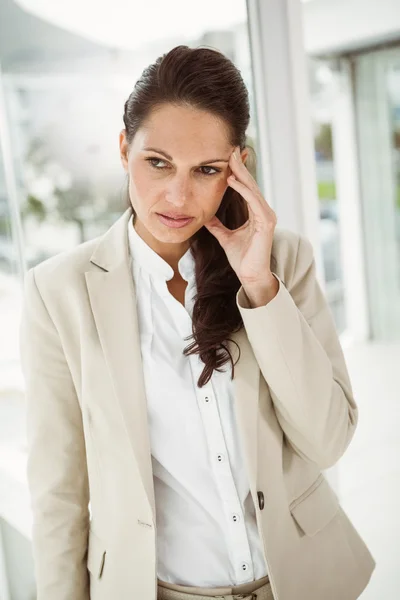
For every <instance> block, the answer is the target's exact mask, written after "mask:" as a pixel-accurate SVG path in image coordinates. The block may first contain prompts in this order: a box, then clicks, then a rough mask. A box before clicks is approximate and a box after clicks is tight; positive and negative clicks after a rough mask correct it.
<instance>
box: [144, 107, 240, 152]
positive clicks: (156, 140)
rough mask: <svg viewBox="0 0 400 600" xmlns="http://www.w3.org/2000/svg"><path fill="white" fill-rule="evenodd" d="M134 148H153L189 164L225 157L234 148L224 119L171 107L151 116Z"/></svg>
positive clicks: (161, 108) (192, 110)
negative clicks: (184, 160) (193, 161)
mask: <svg viewBox="0 0 400 600" xmlns="http://www.w3.org/2000/svg"><path fill="white" fill-rule="evenodd" d="M133 144H134V146H136V147H137V149H138V150H139V149H140V148H144V147H147V146H152V147H153V148H154V147H156V148H160V149H161V150H164V151H165V152H167V153H168V154H170V155H171V156H172V157H173V158H179V157H183V158H185V159H186V160H190V159H191V158H193V159H195V160H200V159H204V160H207V159H211V158H213V156H214V155H215V156H216V157H217V156H218V157H219V156H220V154H221V152H222V156H224V155H225V154H226V153H227V152H228V151H229V149H230V148H231V144H230V140H229V128H228V126H227V124H226V123H225V122H224V121H222V119H219V118H218V117H216V116H215V115H213V114H211V113H209V112H206V111H202V110H198V109H196V108H191V107H183V106H174V105H170V104H168V105H165V106H161V107H158V108H157V109H156V110H154V111H153V112H152V113H151V114H150V116H149V117H148V118H147V119H146V121H145V122H144V123H143V125H142V126H141V127H140V129H139V130H138V132H137V133H136V136H135V138H134V140H133ZM210 153H211V154H210ZM205 154H207V156H205ZM208 155H209V156H208ZM222 156H221V157H222Z"/></svg>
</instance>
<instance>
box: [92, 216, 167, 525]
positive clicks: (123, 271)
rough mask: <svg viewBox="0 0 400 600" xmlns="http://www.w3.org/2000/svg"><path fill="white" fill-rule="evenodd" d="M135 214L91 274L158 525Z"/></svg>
mask: <svg viewBox="0 0 400 600" xmlns="http://www.w3.org/2000/svg"><path fill="white" fill-rule="evenodd" d="M131 214H132V210H131V209H128V210H127V211H126V212H125V213H124V214H123V215H122V217H120V218H119V219H118V221H116V223H114V225H113V226H112V227H111V228H110V229H109V230H108V231H107V232H106V233H105V234H104V235H103V236H102V237H101V238H100V242H99V244H98V246H97V247H96V250H95V251H94V253H93V255H92V257H91V259H90V262H91V263H93V264H94V265H96V266H97V267H98V268H96V269H93V268H92V269H91V270H90V271H87V272H86V273H85V277H86V284H87V288H88V293H89V298H90V304H91V307H92V311H93V315H94V319H95V322H96V327H97V330H98V334H99V338H100V343H101V346H102V349H103V352H104V356H105V360H106V363H107V367H108V369H109V372H110V376H111V379H112V381H113V385H114V388H115V392H116V397H117V399H118V403H119V407H120V409H121V411H122V414H123V418H124V422H125V425H126V430H127V433H128V436H129V440H130V443H131V446H132V450H133V453H134V455H135V457H136V462H137V465H138V469H139V472H140V476H141V480H142V484H143V486H144V490H145V493H146V496H147V499H148V501H149V503H150V506H151V509H152V512H153V521H154V523H155V502H154V485H153V473H152V463H151V448H150V438H149V428H148V420H147V403H146V395H145V386H144V378H143V368H142V357H141V349H140V337H139V326H138V320H137V311H136V294H135V286H134V281H133V276H132V271H131V262H130V255H129V246H128V237H127V235H128V221H129V218H130V215H131Z"/></svg>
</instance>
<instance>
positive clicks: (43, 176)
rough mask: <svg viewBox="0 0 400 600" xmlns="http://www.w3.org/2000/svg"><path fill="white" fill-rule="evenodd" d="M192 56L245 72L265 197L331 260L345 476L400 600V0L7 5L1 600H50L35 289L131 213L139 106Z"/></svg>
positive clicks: (1, 150)
mask: <svg viewBox="0 0 400 600" xmlns="http://www.w3.org/2000/svg"><path fill="white" fill-rule="evenodd" d="M182 43H184V44H187V45H189V46H193V47H195V46H199V45H207V46H211V47H214V48H217V49H220V50H222V51H223V52H224V53H225V54H226V55H227V56H228V57H229V58H231V59H232V60H233V61H234V63H235V64H236V65H237V66H238V67H239V69H240V70H241V72H242V75H243V77H244V80H245V82H246V84H247V86H248V89H249V93H250V100H251V111H252V121H251V125H250V128H249V131H248V135H249V143H251V145H252V146H253V147H254V148H255V150H256V152H257V156H258V161H257V180H258V182H259V185H260V186H261V188H262V190H263V193H264V194H265V197H266V198H267V200H268V202H270V204H271V205H272V206H273V207H274V209H275V211H276V212H277V215H278V221H279V225H280V226H281V227H287V228H289V229H292V230H294V231H298V232H300V233H302V234H304V235H306V236H307V237H308V238H309V239H310V240H311V242H312V243H313V246H314V251H315V255H316V260H317V266H318V271H319V278H320V281H321V283H322V285H323V286H324V289H325V293H326V296H327V298H328V301H329V304H330V306H331V309H332V312H333V315H334V318H335V320H336V325H337V328H338V331H339V333H340V337H341V342H342V345H343V348H344V351H345V354H346V359H347V363H348V366H349V370H350V374H351V377H352V381H353V386H354V390H355V393H356V399H357V402H358V405H359V409H360V422H359V427H358V430H357V432H356V435H355V438H354V440H353V442H352V444H351V446H350V447H349V449H348V451H347V452H346V454H345V456H344V457H343V458H342V459H341V461H340V462H339V464H338V465H336V466H335V467H334V468H332V469H330V470H329V472H328V473H327V476H328V477H329V479H330V481H331V482H332V485H333V486H334V487H335V489H336V491H337V493H338V494H339V497H340V500H341V503H342V505H343V507H344V509H345V510H346V511H347V513H348V514H349V516H350V518H351V519H352V521H353V523H354V524H355V526H356V527H357V529H358V530H359V532H360V533H361V535H362V536H363V538H364V539H365V541H366V542H367V544H368V546H369V547H370V549H371V551H372V553H373V555H374V557H375V559H376V561H377V568H376V571H375V573H374V575H373V577H372V580H371V583H370V585H369V586H368V588H367V590H366V591H365V592H364V594H363V595H362V599H363V600H381V599H383V598H384V599H385V600H398V599H399V598H400V541H399V540H400V517H399V509H398V507H399V506H400V483H399V481H400V441H399V435H398V432H399V431H400V403H399V394H398V387H399V384H398V377H397V373H398V371H399V368H400V6H399V0H379V1H378V0H368V2H367V3H366V2H364V1H362V0H308V1H301V0H248V1H247V2H246V1H245V0H218V1H217V2H216V1H215V0H202V2H201V3H197V2H190V3H189V2H186V1H185V0H169V1H168V2H161V1H159V0H152V2H151V3H150V2H149V3H142V2H135V1H133V0H130V2H128V0H112V2H111V0H103V2H102V3H98V2H95V1H94V0H69V2H68V3H65V4H64V5H62V4H61V3H57V2H53V1H51V0H0V600H33V599H34V598H35V597H36V596H35V582H34V573H33V560H32V553H31V545H30V530H31V515H30V508H29V497H28V490H27V484H26V477H25V464H26V444H25V422H24V418H25V414H24V384H23V381H22V376H21V371H20V364H19V348H18V329H19V320H20V315H21V293H22V282H23V277H24V273H25V272H26V269H28V268H30V267H32V266H34V265H36V264H38V263H39V262H41V261H43V260H45V259H46V258H48V257H50V256H52V255H54V254H56V253H58V252H61V251H63V250H66V249H69V248H72V247H74V246H75V245H77V244H79V243H81V242H83V241H85V240H88V239H90V238H93V237H95V236H97V235H98V234H100V233H102V232H103V231H105V230H106V229H107V228H108V227H109V226H110V225H111V224H112V223H113V222H114V221H115V220H116V219H117V218H118V217H119V215H120V214H121V213H122V211H123V210H124V202H123V190H124V185H125V176H124V172H123V170H122V167H121V165H120V160H119V149H118V134H119V131H120V130H121V128H122V126H123V123H122V113H123V104H124V102H125V100H126V98H127V97H128V95H129V93H130V92H131V90H132V88H133V85H134V83H135V81H136V80H137V78H138V77H139V75H140V74H141V71H142V70H143V68H144V67H145V66H147V65H148V64H149V63H151V62H153V61H154V60H155V59H156V58H157V57H158V56H159V55H160V54H162V53H164V52H166V51H168V50H170V49H171V48H172V47H174V46H176V45H178V44H182ZM321 600H322V599H321ZM338 600H340V599H338Z"/></svg>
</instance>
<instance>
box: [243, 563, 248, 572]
mask: <svg viewBox="0 0 400 600" xmlns="http://www.w3.org/2000/svg"><path fill="white" fill-rule="evenodd" d="M248 568H249V565H248V564H247V563H242V571H247V569H248Z"/></svg>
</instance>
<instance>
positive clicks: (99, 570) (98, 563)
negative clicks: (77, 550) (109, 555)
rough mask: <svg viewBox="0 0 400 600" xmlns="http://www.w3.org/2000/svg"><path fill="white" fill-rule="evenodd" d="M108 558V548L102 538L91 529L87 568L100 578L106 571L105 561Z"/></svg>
mask: <svg viewBox="0 0 400 600" xmlns="http://www.w3.org/2000/svg"><path fill="white" fill-rule="evenodd" d="M105 560H106V550H105V548H104V544H103V542H102V540H101V539H100V538H99V537H98V536H97V535H96V534H95V533H94V531H92V530H91V529H90V530H89V541H88V555H87V568H88V570H89V571H90V573H91V574H92V575H94V576H95V577H97V578H98V579H100V577H101V576H102V574H103V571H104V563H105Z"/></svg>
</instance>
